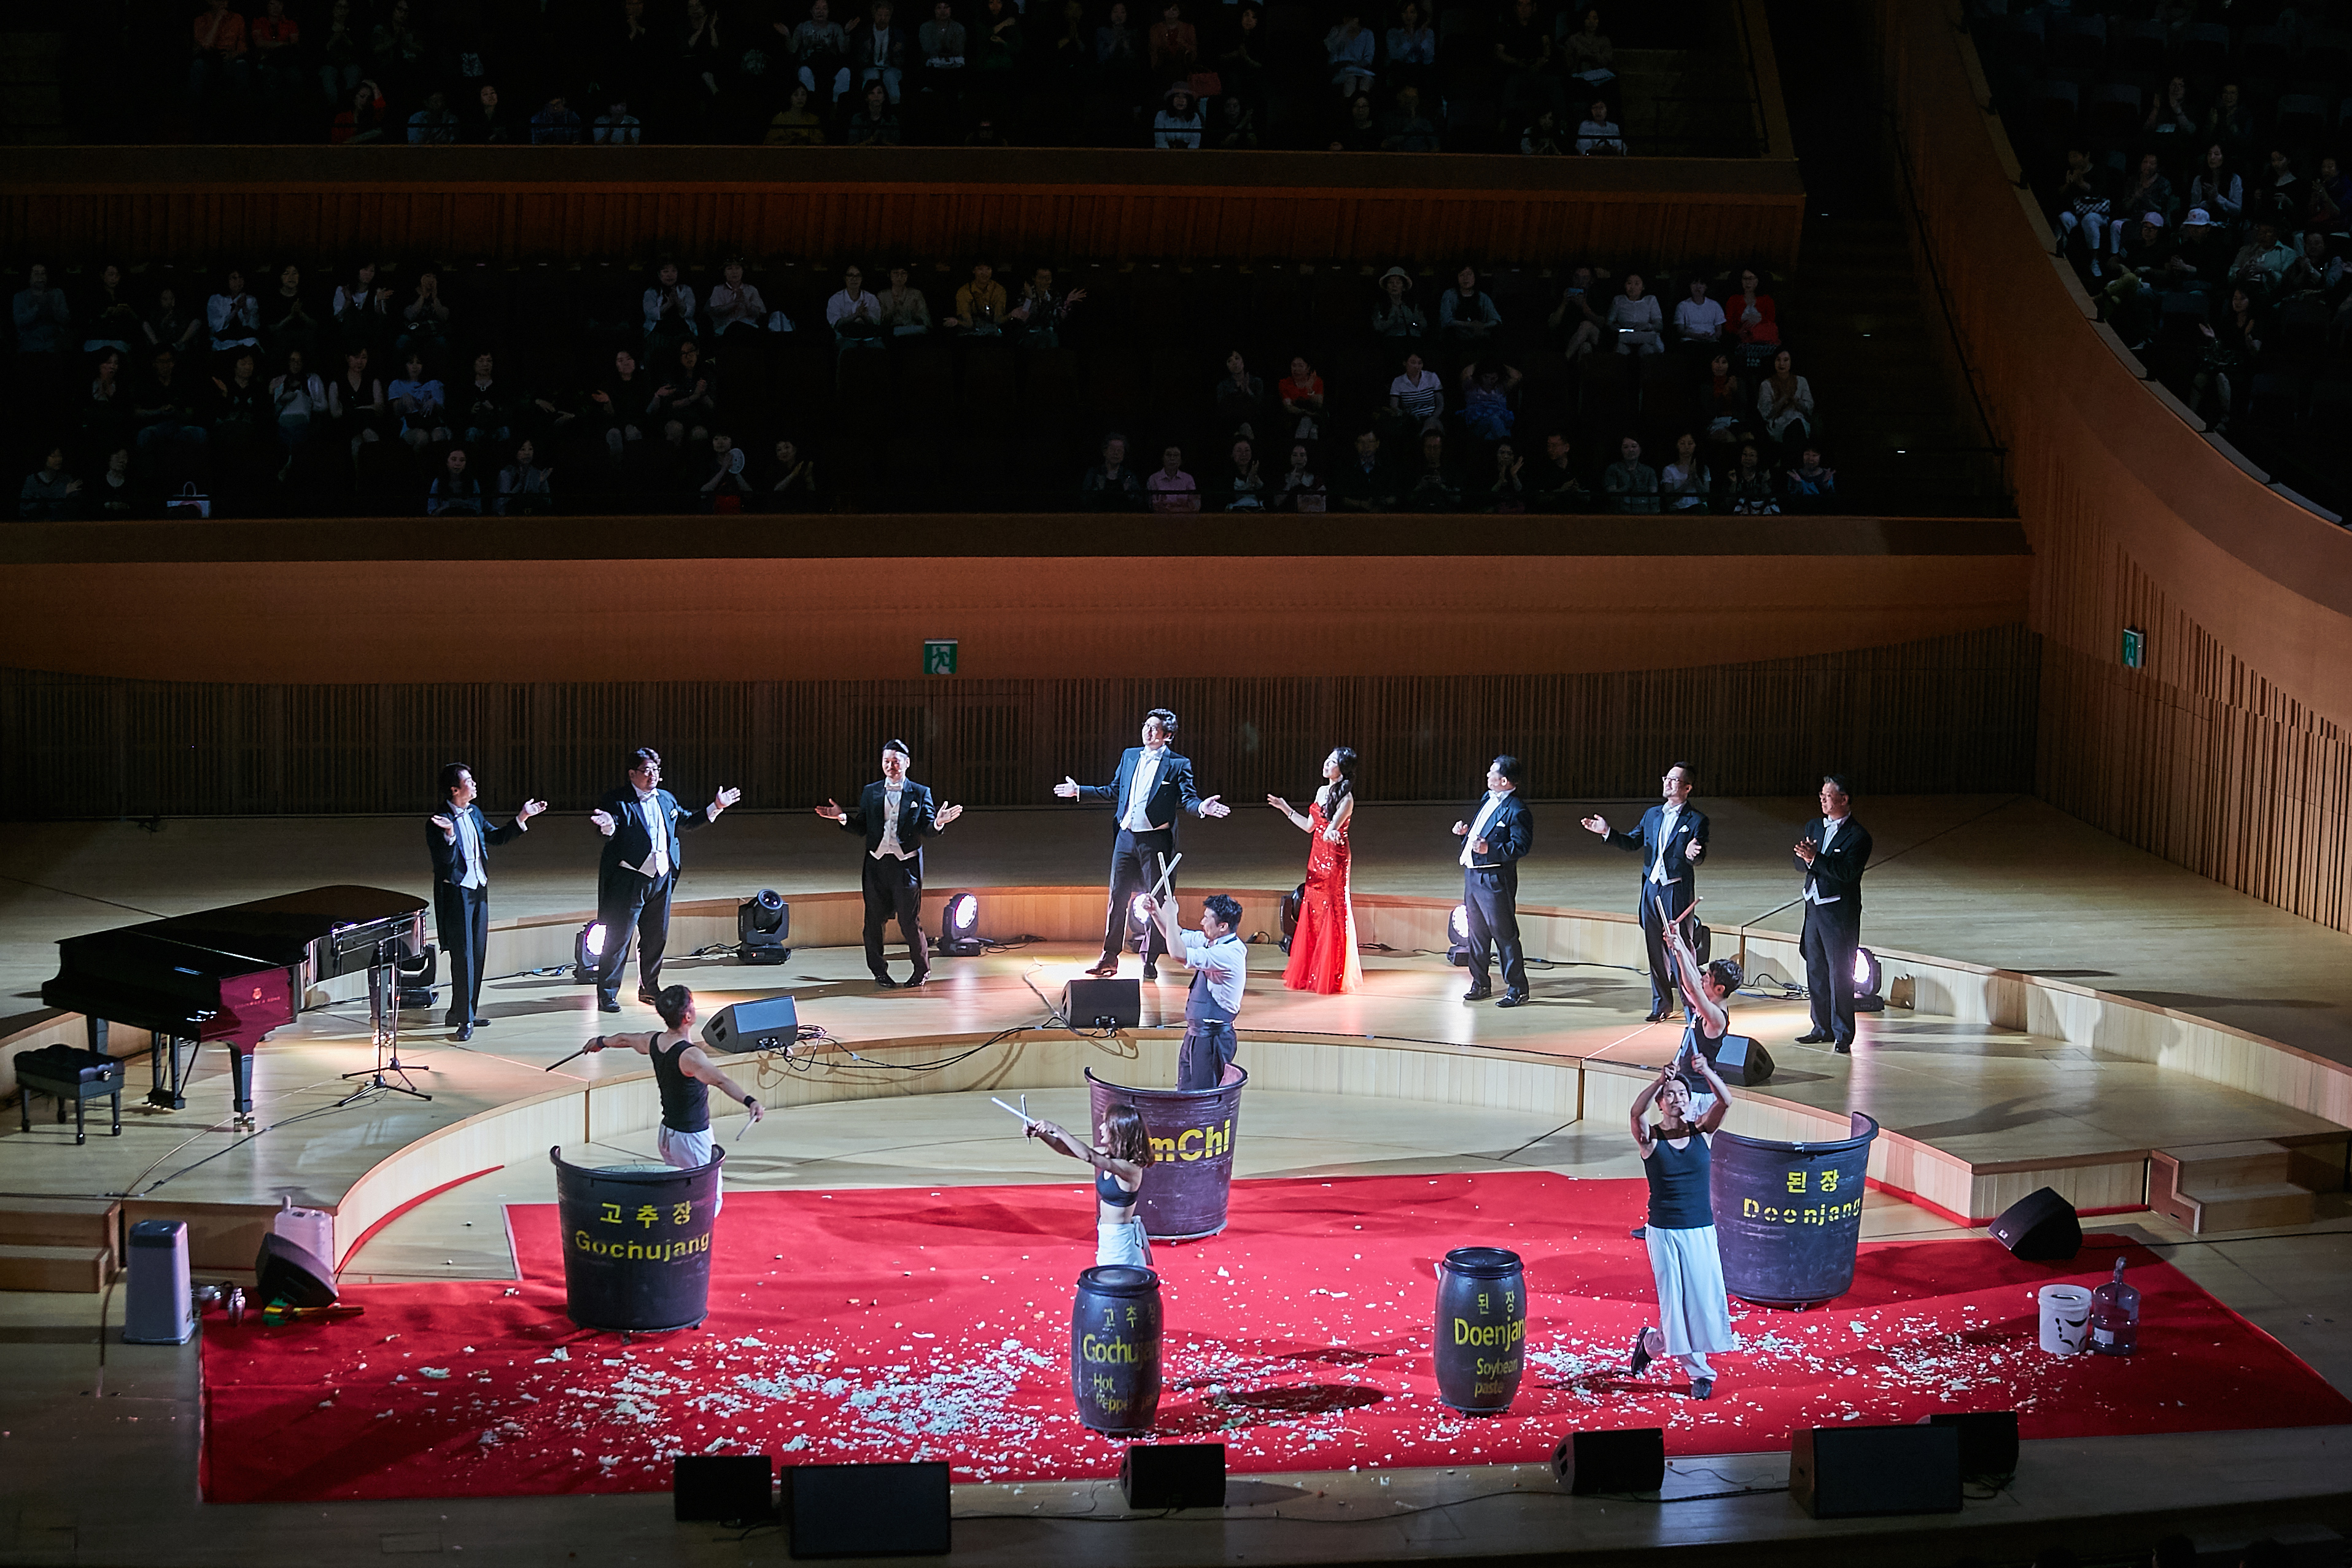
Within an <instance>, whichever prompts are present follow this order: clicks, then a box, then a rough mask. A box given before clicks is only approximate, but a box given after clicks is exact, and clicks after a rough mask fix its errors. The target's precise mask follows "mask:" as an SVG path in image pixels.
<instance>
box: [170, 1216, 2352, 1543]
mask: <svg viewBox="0 0 2352 1568" xmlns="http://www.w3.org/2000/svg"><path fill="white" fill-rule="evenodd" d="M1642 1204H1643V1184H1642V1183H1640V1182H1637V1181H1611V1182H1579V1181H1572V1180H1570V1179H1569V1178H1566V1177H1563V1176H1555V1175H1548V1174H1542V1173H1526V1174H1519V1173H1512V1174H1507V1175H1480V1176H1475V1177H1472V1176H1461V1175H1453V1176H1442V1177H1434V1178H1431V1177H1420V1176H1402V1177H1368V1178H1358V1179H1353V1180H1343V1181H1333V1182H1320V1181H1312V1180H1306V1181H1264V1182H1250V1183H1244V1184H1239V1185H1237V1186H1236V1187H1235V1189H1234V1225H1233V1227H1232V1228H1231V1229H1230V1230H1228V1231H1227V1232H1226V1233H1225V1235H1224V1236H1223V1237H1218V1238H1217V1239H1215V1240H1213V1241H1207V1242H1200V1243H1195V1244H1193V1245H1191V1246H1186V1247H1160V1248H1159V1249H1158V1253H1159V1257H1158V1261H1159V1265H1160V1274H1161V1279H1162V1289H1163V1292H1164V1299H1165V1301H1166V1310H1167V1331H1166V1339H1165V1341H1164V1343H1163V1366H1164V1368H1165V1377H1166V1383H1167V1393H1166V1394H1165V1395H1164V1397H1163V1398H1162V1400H1161V1403H1160V1435H1161V1436H1167V1437H1171V1438H1180V1439H1185V1438H1189V1439H1198V1438H1204V1437H1214V1438H1218V1439H1221V1440H1223V1442H1225V1443H1227V1444H1228V1445H1230V1455H1229V1458H1230V1463H1231V1464H1232V1466H1233V1467H1234V1469H1236V1470H1240V1471H1250V1470H1261V1471H1262V1470H1286V1469H1331V1468H1348V1467H1352V1466H1357V1465H1363V1466H1366V1467H1383V1466H1426V1465H1437V1466H1443V1465H1449V1464H1457V1463H1465V1462H1479V1463H1491V1462H1506V1461H1519V1460H1533V1459H1540V1458H1544V1457H1546V1456H1547V1455H1549V1452H1550V1449H1551V1446H1552V1444H1553V1443H1554V1442H1555V1441H1556V1440H1557V1439H1558V1437H1559V1435H1560V1434H1561V1433H1562V1432H1564V1431H1566V1430H1568V1429H1569V1428H1570V1427H1574V1426H1585V1427H1592V1426H1665V1427H1666V1428H1667V1447H1668V1449H1669V1451H1671V1452H1675V1453H1683V1454H1694V1453H1736V1452H1741V1451H1752V1450H1758V1449H1767V1448H1774V1447H1780V1446H1782V1445H1783V1444H1785V1442H1786V1441H1787V1438H1788V1434H1789V1432H1790V1429H1791V1428H1793V1427H1798V1426H1814V1425H1830V1424H1833V1423H1837V1422H1842V1421H1868V1422H1889V1421H1910V1420H1914V1419H1916V1418H1917V1417H1918V1416H1920V1415H1925V1414H1926V1413H1927V1412H1929V1411H1932V1410H1941V1409H1963V1410H1969V1409H1975V1410H1990V1409H2009V1408H2014V1409H2016V1410H2017V1411H2019V1412H2020V1415H2021V1424H2022V1427H2023V1430H2024V1433H2025V1435H2026V1436H2041V1437H2049V1436H2076V1435H2085V1434H2108V1433H2129V1432H2174V1431H2201V1430H2216V1429H2224V1428H2236V1427H2249V1426H2315V1425H2324V1424H2333V1423H2340V1422H2347V1421H2352V1402H2347V1400H2346V1399H2345V1398H2344V1397H2343V1396H2342V1395H2340V1394H2337V1393H2336V1391H2335V1390H2334V1389H2332V1388H2330V1387H2329V1386H2328V1385H2327V1384H2326V1383H2325V1382H2324V1381H2323V1380H2322V1379H2321V1378H2320V1377H2319V1376H2318V1375H2317V1374H2316V1373H2314V1372H2312V1371H2311V1369H2310V1368H2308V1367H2306V1366H2305V1365H2304V1364H2303V1363H2301V1362H2299V1361H2297V1360H2296V1359H2295V1358H2294V1356H2293V1355H2291V1354H2289V1353H2288V1352H2287V1351H2286V1350H2285V1349H2284V1347H2283V1346H2281V1345H2280V1344H2279V1343H2278V1342H2276V1341H2274V1340H2273V1339H2272V1338H2270V1336H2268V1335H2267V1334H2264V1333H2263V1332H2262V1331H2259V1330H2257V1329H2255V1328H2253V1327H2252V1325H2250V1324H2248V1323H2247V1322H2245V1321H2243V1320H2242V1319H2241V1318H2239V1317H2238V1316H2237V1315H2236V1314H2234V1313H2232V1312H2231V1311H2230V1310H2228V1309H2226V1308H2224V1307H2222V1306H2221V1304H2220V1303H2219V1302H2217V1301H2215V1300H2213V1299H2212V1298H2211V1297H2210V1296H2208V1295H2207V1294H2206V1293H2205V1292H2204V1291H2202V1290H2200V1289H2198V1288H2197V1287H2196V1286H2195V1285H2193V1284H2191V1283H2190V1282H2189V1280H2188V1279H2186V1278H2184V1277H2183V1276H2182V1275H2180V1274H2179V1273H2178V1272H2177V1271H2175V1270H2174V1269H2173V1268H2170V1267H2169V1266H2168V1265H2165V1264H2162V1263H2159V1262H2158V1261H2157V1260H2156V1259H2155V1258H2154V1257H2153V1256H2152V1255H2150V1254H2148V1253H2147V1252H2145V1251H2143V1250H2142V1249H2140V1248H2138V1247H2128V1246H2126V1244H2124V1243H2122V1242H2120V1241H2118V1240H2116V1239H2115V1238H2103V1237H2095V1238H2093V1240H2092V1242H2091V1244H2090V1245H2089V1246H2088V1247H2085V1248H2084V1252H2083V1254H2082V1256H2081V1257H2080V1258H2076V1259H2075V1260H2074V1262H2073V1263H2071V1264H2066V1265H2057V1266H2051V1265H2041V1264H2032V1263H2021V1262H2019V1261H2018V1260H2017V1259H2016V1258H2011V1256H2010V1255H2009V1254H2008V1253H2007V1252H2005V1251H2003V1250H2002V1249H2001V1248H2000V1247H1999V1246H1998V1245H1996V1244H1995V1243H1993V1242H1991V1241H1990V1240H1989V1239H1985V1238H1982V1237H1972V1238H1969V1239H1965V1240H1954V1241H1935V1242H1915V1243H1886V1244H1880V1245H1874V1246H1867V1247H1864V1248H1863V1252H1862V1260H1861V1267H1860V1270H1859V1272H1858V1274H1857V1277H1856V1279H1855V1282H1854V1289H1853V1292H1852V1293H1851V1294H1850V1295H1848V1296H1846V1297H1845V1298H1844V1299H1843V1300H1840V1301H1838V1302H1837V1303H1835V1304H1834V1305H1833V1306H1832V1307H1831V1308H1830V1309H1827V1310H1820V1311H1814V1312H1807V1313H1802V1314H1799V1313H1791V1312H1774V1311H1764V1310H1752V1309H1743V1308H1741V1307H1740V1306H1739V1305H1738V1303H1736V1302H1735V1303H1734V1307H1733V1321H1734V1325H1735V1326H1736V1327H1737V1328H1738V1330H1739V1331H1740V1333H1741V1334H1742V1335H1743V1337H1744V1338H1745V1340H1746V1343H1747V1348H1746V1349H1745V1350H1743V1351H1740V1352H1733V1353H1731V1354H1728V1355H1724V1356H1719V1357H1717V1358H1716V1364H1717V1371H1718V1372H1719V1373H1720V1375H1721V1378H1722V1381H1721V1384H1720V1385H1719V1387H1718V1389H1717V1395H1716V1397H1715V1399H1714V1400H1712V1401H1710V1402H1708V1403H1706V1404H1700V1403H1697V1402H1695V1401H1693V1400H1691V1399H1690V1398H1688V1397H1687V1384H1685V1383H1683V1382H1682V1381H1681V1379H1680V1377H1679V1375H1678V1374H1668V1373H1661V1372H1660V1371H1659V1370H1658V1369H1656V1368H1653V1369H1652V1370H1651V1373H1649V1375H1648V1376H1646V1377H1645V1378H1643V1379H1642V1380H1640V1381H1635V1380H1633V1379H1630V1378H1628V1377H1626V1376H1625V1375H1624V1373H1623V1367H1624V1362H1623V1357H1624V1352H1625V1347H1626V1345H1627V1343H1628V1342H1629V1341H1630V1340H1631V1339H1632V1337H1633V1331H1634V1330H1635V1329H1636V1328H1638V1327H1640V1326H1641V1325H1642V1324H1643V1322H1644V1321H1646V1320H1647V1319H1648V1317H1649V1314H1650V1310H1651V1306H1652V1294H1651V1290H1652V1288H1651V1283H1650V1274H1649V1267H1648V1263H1647V1260H1646V1258H1645V1256H1644V1254H1643V1251H1642V1248H1641V1246H1640V1244H1639V1243H1636V1242H1633V1241H1631V1240H1629V1239H1628V1238H1627V1237H1626V1235H1625V1230H1626V1227H1627V1226H1629V1225H1631V1224H1633V1222H1634V1221H1635V1220H1636V1219H1637V1218H1638V1216H1639V1215H1640V1213H1641V1208H1642ZM511 1215H512V1219H513V1226H514V1233H515V1237H516V1243H517V1247H518V1251H519V1254H520V1260H521V1264H522V1270H523V1274H524V1279H523V1280H522V1282H521V1283H520V1285H517V1286H509V1285H506V1284H503V1283H496V1282H474V1283H467V1284H451V1285H419V1286H393V1285H382V1286H360V1287H355V1288H353V1289H351V1290H349V1291H348V1292H346V1294H345V1298H344V1299H345V1300H348V1301H353V1302H358V1303H362V1304H364V1305H365V1306H366V1308H367V1313H366V1315H365V1316H364V1317H362V1318H360V1319H357V1320H354V1321H348V1322H342V1323H331V1324H320V1325H304V1326H298V1327H286V1328H276V1329H271V1328H264V1327H259V1326H255V1325H252V1324H248V1325H247V1326H245V1327H242V1328H230V1327H228V1326H227V1325H226V1322H225V1321H223V1320H221V1319H219V1318H217V1317H215V1318H214V1319H213V1320H211V1321H208V1322H207V1323H206V1325H205V1342H204V1373H205V1411H206V1422H205V1496H206V1497H207V1498H209V1499H210V1500H213V1501H215V1502H248V1501H257V1500H312V1499H323V1498H385V1497H456V1496H494V1495H509V1496H510V1495H516V1494H523V1493H539V1492H569V1491H592V1492H593V1491H643V1490H652V1489H661V1488H666V1487H667V1486H668V1484H669V1463H668V1461H669V1459H670V1458H672V1457H674V1456H676V1455H677V1454H681V1453H690V1454H698V1453H706V1452H718V1453H725V1452H744V1451H760V1450H764V1451H766V1452H768V1453H772V1454H778V1455H780V1456H781V1457H782V1458H783V1460H784V1461H785V1462H786V1463H792V1462H794V1461H795V1460H798V1461H803V1462H805V1461H809V1460H818V1459H828V1460H860V1459H881V1458H894V1459H895V1458H946V1459H949V1460H950V1461H951V1462H952V1463H953V1465H954V1467H955V1473H956V1477H957V1479H959V1480H963V1479H972V1480H991V1479H1038V1478H1050V1477H1069V1476H1102V1475H1108V1474H1112V1473H1114V1472H1115V1471H1116V1468H1117V1465H1118V1453H1119V1446H1118V1445H1117V1444H1114V1443H1112V1442H1110V1441H1108V1439H1105V1438H1102V1437H1098V1436H1094V1435H1092V1434H1091V1433H1088V1432H1087V1431H1086V1430H1085V1429H1084V1428H1082V1427H1080V1426H1078V1425H1077V1423H1076V1420H1075V1418H1074V1417H1073V1415H1072V1414H1071V1405H1070V1384H1069V1359H1068V1358H1069V1313H1070V1297H1071V1290H1072V1287H1073V1285H1074V1284H1075V1281H1076V1277H1077V1273H1078V1271H1079V1270H1080V1269H1081V1268H1086V1267H1087V1266H1088V1265H1090V1264H1091V1263H1092V1262H1093V1261H1094V1252H1093V1246H1094V1236H1093V1231H1092V1228H1091V1226H1092V1219H1093V1210H1092V1204H1091V1198H1090V1195H1089V1194H1088V1192H1087V1189H1084V1188H1075V1187H1065V1186H1016V1187H964V1188H942V1189H940V1190H938V1191H926V1190H923V1189H919V1188H918V1189H895V1190H889V1191H878V1192H877V1191H866V1192H844V1193H834V1194H823V1193H738V1194H732V1195H731V1196H730V1197H729V1199H728V1200H727V1209H726V1213H725V1215H723V1216H722V1218H721V1220H720V1222H719V1232H718V1237H717V1258H716V1263H715V1273H714V1279H713V1284H712V1289H711V1315H710V1320H709V1322H708V1323H706V1324H705V1325H704V1326H703V1327H702V1328H701V1329H700V1330H698V1331H692V1332H688V1333H680V1334H672V1335H667V1336H660V1337H656V1338H651V1339H643V1340H639V1341H638V1342H635V1344H633V1345H631V1346H628V1347H626V1348H624V1347H623V1345H622V1344H621V1342H620V1341H619V1339H618V1338H617V1337H616V1336H614V1335H610V1334H590V1333H586V1332H583V1331H581V1330H579V1329H577V1328H575V1327H573V1326H572V1323H571V1322H570V1321H568V1320H567V1319H565V1317H564V1316H563V1288H562V1268H561V1264H560V1262H559V1261H558V1255H557V1252H556V1246H557V1237H556V1228H555V1211H554V1209H553V1208H552V1207H551V1206H548V1205H533V1206H528V1207H525V1206H518V1207H516V1208H515V1209H513V1210H512V1211H511ZM1473 1243H1484V1244H1490V1245H1499V1246H1505V1247H1511V1248H1513V1249H1515V1250H1517V1252H1518V1253H1519V1254H1520V1255H1521V1256H1522V1257H1523V1258H1526V1259H1527V1263H1528V1285H1529V1291H1528V1294H1529V1297H1530V1304H1531V1309H1532V1310H1531V1311H1530V1313H1529V1318H1528V1363H1529V1372H1528V1379H1527V1382H1526V1383H1525V1384H1522V1386H1521V1389H1520V1393H1519V1396H1518V1402H1517V1405H1515V1406H1514V1408H1513V1410H1512V1413H1511V1414H1510V1415H1507V1416H1503V1417H1499V1418H1494V1419H1485V1420H1474V1419H1470V1418H1466V1417H1463V1416H1459V1415H1454V1414H1453V1413H1452V1412H1450V1411H1448V1410H1446V1409H1445V1408H1444V1406H1443V1405H1439V1404H1438V1403H1437V1400H1436V1397H1435V1394H1436V1385H1435V1383H1434V1381H1433V1377H1432V1374H1431V1365H1430V1352H1429V1341H1430V1335H1431V1330H1432V1320H1433V1317H1434V1303H1435V1285H1434V1283H1433V1274H1432V1270H1433V1266H1434V1264H1435V1262H1436V1259H1437V1258H1439V1257H1441V1256H1442V1255H1443V1254H1444V1252H1445V1251H1446V1249H1447V1248H1449V1247H1458V1246H1463V1245H1466V1244H1473ZM2117 1247H2125V1250H2126V1255H2127V1256H2128V1257H2130V1258H2131V1264H2132V1268H2131V1279H2132V1280H2133V1281H2134V1282H2135V1283H2136V1284H2137V1285H2138V1286H2139V1288H2140V1289H2141V1290H2142V1291H2143V1292H2144V1293H2145V1295H2144V1299H2143V1300H2144V1307H2143V1315H2142V1327H2141V1331H2140V1345H2141V1347H2142V1348H2141V1350H2140V1352H2139V1354H2137V1356H2134V1357H2131V1358H2129V1359H2111V1358H2106V1357H2096V1356H2076V1357H2074V1358H2071V1359H2065V1360H2061V1359H2059V1358H2056V1357H2053V1356H2049V1355H2045V1354H2043V1353H2042V1352H2041V1351H2040V1350H2039V1349H2038V1348H2036V1345H2035V1342H2034V1340H2035V1331H2036V1323H2037V1319H2036V1309H2035V1304H2034V1300H2033V1291H2034V1289H2036V1288H2037V1287H2039V1286H2040V1285H2042V1284H2043V1283H2045V1282H2048V1281H2051V1280H2056V1279H2067V1280H2073V1281H2075V1282H2078V1283H2082V1284H2085V1285H2089V1284H2095V1283H2096V1282H2098V1281H2099V1280H2102V1279H2105V1278H2106V1275H2107V1272H2108V1270H2109V1268H2111V1267H2112V1265H2113V1262H2114V1259H2115V1257H2116V1248H2117Z"/></svg>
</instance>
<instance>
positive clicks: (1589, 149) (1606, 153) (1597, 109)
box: [1576, 98, 1626, 158]
mask: <svg viewBox="0 0 2352 1568" xmlns="http://www.w3.org/2000/svg"><path fill="white" fill-rule="evenodd" d="M1576 150H1577V151H1578V152H1579V153H1582V154H1584V156H1586V157H1588V158H1622V157H1623V156H1624V155H1625V151H1626V149H1625V132H1624V129H1623V128H1622V126H1620V125H1619V124H1618V123H1617V121H1614V120H1612V119H1611V118H1610V114H1609V104H1608V101H1607V100H1605V99H1599V98H1596V99H1594V100H1592V106H1591V108H1589V109H1587V110H1585V111H1584V119H1583V121H1581V122H1580V124H1579V125H1578V126H1577V128H1576Z"/></svg>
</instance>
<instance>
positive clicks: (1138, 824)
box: [1054, 708, 1233, 980]
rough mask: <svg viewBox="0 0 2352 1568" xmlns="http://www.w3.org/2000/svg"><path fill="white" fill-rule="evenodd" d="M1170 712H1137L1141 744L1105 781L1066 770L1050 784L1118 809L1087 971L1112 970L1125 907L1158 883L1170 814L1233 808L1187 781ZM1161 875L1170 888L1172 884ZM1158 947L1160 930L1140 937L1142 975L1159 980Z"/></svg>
mask: <svg viewBox="0 0 2352 1568" xmlns="http://www.w3.org/2000/svg"><path fill="white" fill-rule="evenodd" d="M1175 742H1176V715H1175V714H1173V713H1171V712H1170V711H1169V710H1167V709H1165V708H1154V709H1153V710H1151V711H1150V712H1149V713H1146V714H1145V715H1144V716H1143V744H1141V745H1139V746H1129V748H1128V749H1127V751H1126V752H1125V753H1124V754H1123V755H1122V756H1120V758H1119V759H1118V773H1117V774H1116V775H1115V776H1114V777H1113V778H1112V780H1111V782H1110V783H1108V784H1080V783H1079V782H1078V781H1077V780H1076V779H1075V778H1072V777H1070V776H1068V775H1067V774H1065V775H1064V776H1063V779H1062V782H1061V783H1060V784H1055V786H1054V793H1055V795H1059V796H1060V797H1061V798H1062V799H1064V800H1101V801H1108V802H1109V803H1110V804H1111V805H1115V806H1117V807H1118V837H1115V838H1113V839H1112V840H1111V850H1110V910H1109V912H1108V915H1106V916H1105V918H1104V920H1103V951H1102V962H1101V963H1097V964H1096V965H1095V966H1094V967H1093V968H1091V969H1089V970H1087V973H1088V974H1117V973H1118V953H1119V949H1120V948H1121V947H1122V946H1124V945H1125V943H1126V939H1127V910H1128V905H1129V902H1130V901H1131V900H1133V899H1134V898H1135V895H1136V894H1138V893H1140V892H1143V891H1144V890H1146V889H1150V888H1151V887H1154V886H1156V885H1159V884H1160V883H1161V882H1162V880H1163V879H1162V878H1161V876H1160V862H1161V861H1163V860H1171V859H1172V858H1174V855H1175V851H1176V816H1177V813H1179V812H1190V813H1191V814H1192V816H1206V817H1211V818H1215V817H1220V816H1227V815H1229V814H1230V813H1231V812H1232V811H1233V807H1232V806H1229V805H1225V803H1224V802H1223V801H1221V800H1219V799H1218V798H1217V797H1216V796H1215V795H1202V794H1201V793H1200V792H1199V791H1197V790H1195V789H1194V788H1193V787H1192V760H1191V759H1190V758H1188V757H1185V756H1182V755H1181V754H1180V753H1179V752H1177V750H1176V744H1175ZM1175 886H1176V884H1175V883H1174V881H1173V880H1172V879H1171V880H1167V881H1166V887H1167V889H1168V891H1169V892H1171V893H1172V892H1173V891H1174V890H1175ZM1167 951H1168V949H1167V948H1166V947H1164V946H1163V945H1161V942H1160V931H1159V928H1158V927H1157V926H1154V927H1153V928H1152V930H1151V931H1150V934H1149V935H1147V936H1146V937H1145V938H1144V945H1143V977H1144V978H1145V979H1146V980H1157V979H1159V978H1160V954H1161V953H1163V952H1167Z"/></svg>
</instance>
